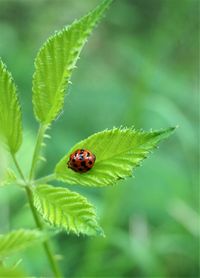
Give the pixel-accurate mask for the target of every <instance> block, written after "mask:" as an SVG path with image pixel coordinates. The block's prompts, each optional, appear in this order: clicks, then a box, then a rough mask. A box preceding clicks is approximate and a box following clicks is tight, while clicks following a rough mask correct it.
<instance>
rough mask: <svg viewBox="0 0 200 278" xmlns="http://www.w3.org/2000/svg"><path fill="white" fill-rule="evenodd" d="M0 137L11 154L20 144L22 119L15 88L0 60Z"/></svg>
mask: <svg viewBox="0 0 200 278" xmlns="http://www.w3.org/2000/svg"><path fill="white" fill-rule="evenodd" d="M0 135H1V137H2V139H3V142H4V143H5V144H6V146H7V147H8V149H9V151H10V152H11V153H12V154H15V153H16V152H17V151H18V149H19V147H20V146H21V143H22V119H21V110H20V106H19V101H18V98H17V93H16V87H15V84H14V82H13V79H12V76H11V74H10V73H9V72H8V71H7V69H6V66H5V65H4V64H3V62H2V61H1V60H0Z"/></svg>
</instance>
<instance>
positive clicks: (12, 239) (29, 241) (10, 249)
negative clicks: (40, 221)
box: [0, 229, 47, 258]
mask: <svg viewBox="0 0 200 278" xmlns="http://www.w3.org/2000/svg"><path fill="white" fill-rule="evenodd" d="M46 238H47V235H45V234H44V233H42V232H40V231H38V230H24V229H20V230H16V231H12V232H10V233H7V234H4V235H0V258H3V257H7V256H10V255H12V254H13V253H15V252H18V251H20V250H22V249H25V248H27V247H29V246H31V245H34V244H36V243H37V242H41V241H43V240H45V239H46Z"/></svg>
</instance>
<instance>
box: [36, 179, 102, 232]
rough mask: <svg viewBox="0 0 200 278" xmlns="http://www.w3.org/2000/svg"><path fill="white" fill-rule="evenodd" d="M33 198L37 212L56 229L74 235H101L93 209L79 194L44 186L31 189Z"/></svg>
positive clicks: (60, 188)
mask: <svg viewBox="0 0 200 278" xmlns="http://www.w3.org/2000/svg"><path fill="white" fill-rule="evenodd" d="M33 196H34V205H35V207H36V208H37V210H38V212H39V213H40V214H41V215H42V216H43V218H44V219H45V220H47V221H48V222H49V223H50V224H52V225H54V226H56V227H57V228H61V229H64V230H66V231H67V232H72V233H75V234H79V233H82V234H86V235H103V231H102V229H101V228H100V227H99V225H98V223H97V221H96V214H95V210H94V207H93V206H92V205H91V204H90V203H88V201H87V199H86V198H85V197H83V196H81V195H80V194H78V193H76V192H72V191H70V190H68V189H65V188H62V187H53V186H51V185H47V184H44V185H38V186H37V187H35V188H33Z"/></svg>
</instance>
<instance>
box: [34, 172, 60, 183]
mask: <svg viewBox="0 0 200 278" xmlns="http://www.w3.org/2000/svg"><path fill="white" fill-rule="evenodd" d="M55 179H56V175H55V174H50V175H48V176H45V177H42V178H40V179H37V180H35V184H44V183H47V182H49V181H52V180H55Z"/></svg>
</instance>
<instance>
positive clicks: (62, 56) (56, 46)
mask: <svg viewBox="0 0 200 278" xmlns="http://www.w3.org/2000/svg"><path fill="white" fill-rule="evenodd" d="M111 2H112V0H105V1H103V2H102V3H101V4H100V5H99V6H98V7H97V8H96V9H95V10H93V11H92V12H90V13H89V14H88V15H86V16H84V17H83V18H82V19H80V20H79V21H75V22H74V23H73V24H72V25H70V26H68V27H65V28H64V29H63V30H62V31H61V32H58V33H56V34H55V35H54V36H52V37H50V38H49V39H48V41H47V42H46V43H45V44H44V46H43V47H42V48H41V49H40V51H39V53H38V55H37V57H36V60H35V73H34V77H33V105H34V112H35V116H36V118H37V119H38V120H39V121H40V122H41V123H43V124H48V123H51V122H52V121H53V120H54V119H55V118H56V117H57V116H58V114H59V113H60V111H61V110H62V108H63V105H64V95H65V90H66V87H67V84H68V83H69V81H70V77H71V74H72V71H73V69H74V68H75V64H76V62H77V60H78V58H79V54H80V52H81V50H82V48H83V46H84V44H85V43H86V41H87V38H88V36H89V35H90V34H91V32H92V30H93V29H94V27H95V25H96V24H97V23H98V22H99V20H100V19H101V17H102V15H103V14H104V12H105V10H106V9H107V8H108V6H109V4H110V3H111Z"/></svg>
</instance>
